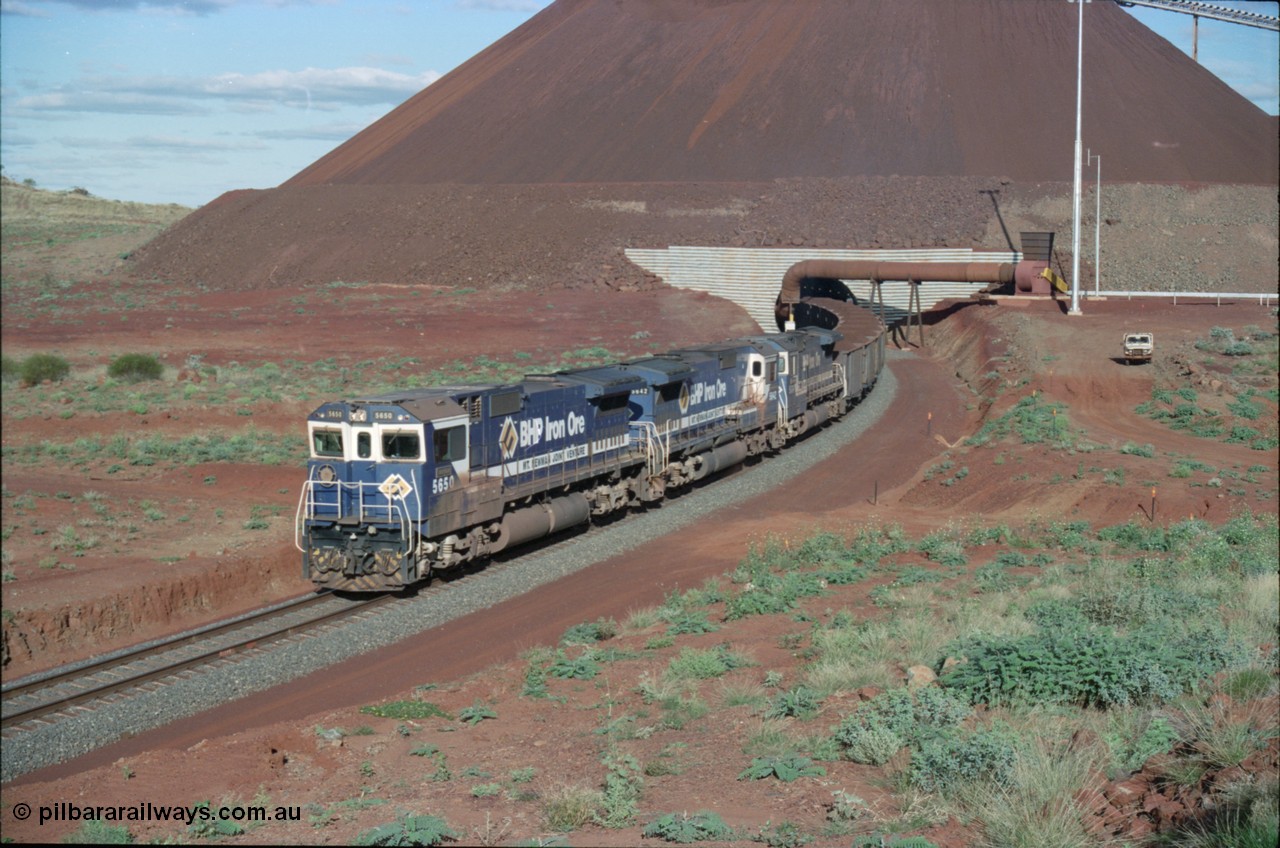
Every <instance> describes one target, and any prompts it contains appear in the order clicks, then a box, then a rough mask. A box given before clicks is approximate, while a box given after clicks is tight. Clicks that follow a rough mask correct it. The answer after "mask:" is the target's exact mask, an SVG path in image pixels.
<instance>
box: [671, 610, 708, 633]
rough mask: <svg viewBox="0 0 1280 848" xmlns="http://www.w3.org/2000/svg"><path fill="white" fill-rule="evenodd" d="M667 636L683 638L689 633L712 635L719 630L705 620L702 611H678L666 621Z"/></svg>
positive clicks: (705, 616) (705, 615) (704, 613)
mask: <svg viewBox="0 0 1280 848" xmlns="http://www.w3.org/2000/svg"><path fill="white" fill-rule="evenodd" d="M666 621H667V635H668V636H684V635H687V634H691V633H714V632H716V631H717V630H719V629H720V628H719V627H718V626H716V625H714V624H712V623H711V622H710V621H708V620H707V614H706V612H705V611H703V610H680V611H678V612H674V613H672V614H671V615H670V617H668V618H667V619H666Z"/></svg>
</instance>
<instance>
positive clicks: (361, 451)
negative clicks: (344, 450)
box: [356, 430, 373, 459]
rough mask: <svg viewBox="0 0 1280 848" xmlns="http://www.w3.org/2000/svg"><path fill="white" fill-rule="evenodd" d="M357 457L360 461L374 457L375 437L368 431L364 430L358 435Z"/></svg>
mask: <svg viewBox="0 0 1280 848" xmlns="http://www.w3.org/2000/svg"><path fill="white" fill-rule="evenodd" d="M356 456H357V457H358V458H360V459H370V458H372V457H373V436H372V435H370V433H369V431H368V430H363V431H361V432H360V433H359V434H357V435H356Z"/></svg>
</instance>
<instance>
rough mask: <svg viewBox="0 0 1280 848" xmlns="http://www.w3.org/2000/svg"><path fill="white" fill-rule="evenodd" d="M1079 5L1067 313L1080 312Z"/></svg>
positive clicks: (1081, 68) (1081, 76) (1082, 0)
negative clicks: (1069, 297)
mask: <svg viewBox="0 0 1280 848" xmlns="http://www.w3.org/2000/svg"><path fill="white" fill-rule="evenodd" d="M1075 2H1076V3H1078V4H1079V5H1080V14H1079V18H1080V22H1079V26H1078V30H1077V36H1076V155H1075V167H1074V168H1073V170H1074V171H1075V179H1074V187H1073V189H1072V191H1071V309H1070V310H1069V311H1068V312H1067V314H1068V315H1079V314H1081V313H1080V113H1081V98H1082V96H1083V87H1082V83H1083V80H1084V4H1085V3H1086V2H1088V0H1075Z"/></svg>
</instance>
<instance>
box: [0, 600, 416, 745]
mask: <svg viewBox="0 0 1280 848" xmlns="http://www.w3.org/2000/svg"><path fill="white" fill-rule="evenodd" d="M333 597H334V595H333V594H332V593H328V592H326V593H321V594H316V595H309V596H305V597H303V598H300V599H297V600H296V601H293V602H290V603H288V604H287V605H286V606H283V607H281V606H277V607H273V608H272V609H270V610H268V611H264V612H261V613H257V614H254V615H251V616H249V617H248V618H240V619H236V620H233V621H229V622H226V623H223V624H219V625H215V626H214V627H212V628H208V629H205V630H203V631H198V632H194V633H190V634H184V635H182V636H179V637H176V638H174V639H172V640H169V641H166V642H163V643H160V644H158V645H148V646H147V647H145V648H142V649H139V650H137V651H134V652H131V653H127V654H123V655H120V656H117V657H112V658H110V659H106V660H102V661H100V662H95V663H90V664H89V665H86V666H79V667H74V668H70V669H68V670H66V671H59V672H57V673H55V674H53V675H50V676H47V677H44V678H41V679H39V680H35V681H31V682H23V683H19V684H16V685H13V686H11V687H10V689H9V690H8V691H6V692H4V696H5V700H6V701H12V700H16V699H17V698H18V697H20V696H29V695H31V694H32V693H35V692H39V691H41V690H43V689H50V688H53V687H54V686H57V685H60V684H64V683H68V682H70V681H73V680H76V679H77V678H84V677H89V676H92V675H101V674H103V673H106V672H110V671H111V670H112V669H114V668H124V667H126V666H128V665H130V664H132V663H135V662H137V661H139V660H141V659H144V658H147V657H155V656H158V655H162V654H164V653H166V652H170V651H174V650H176V649H178V648H181V647H184V646H187V645H192V644H196V643H198V642H201V641H208V640H209V639H211V638H213V637H215V636H217V635H225V634H227V633H232V632H234V631H235V630H239V629H245V628H247V627H249V626H251V625H253V624H259V623H261V622H263V621H267V620H270V619H271V618H272V617H280V616H283V615H285V614H287V613H292V612H296V611H297V610H298V609H301V608H303V607H305V606H309V605H314V604H316V603H319V602H321V601H325V600H329V599H332V598H333ZM394 597H395V596H394V595H377V596H374V597H371V598H366V599H362V600H358V601H353V602H352V603H351V604H350V605H348V606H344V607H342V608H340V609H336V610H331V611H329V612H326V613H324V614H322V615H318V616H315V617H314V618H310V619H308V620H305V621H301V622H293V623H291V624H289V625H287V626H285V627H281V628H278V629H276V630H272V631H269V632H267V633H259V634H255V635H252V636H248V637H246V638H244V639H240V640H238V641H235V642H232V643H230V644H225V643H223V644H219V645H218V647H216V648H213V649H210V650H207V651H201V652H199V653H197V654H195V655H192V656H189V657H185V658H182V659H179V660H176V661H173V662H168V663H164V664H162V665H159V666H156V667H154V668H150V669H143V670H141V671H138V672H137V673H134V674H128V673H126V675H125V676H124V677H121V678H118V679H115V680H110V681H107V682H105V683H102V684H92V685H90V686H89V687H87V688H85V689H82V690H80V691H78V692H74V693H71V694H68V695H64V696H61V697H58V698H55V699H53V700H49V701H45V702H44V703H39V704H35V705H33V706H31V707H27V708H24V709H21V710H19V711H17V712H13V713H11V714H9V715H5V716H3V718H0V728H5V729H7V728H10V727H13V726H15V725H19V724H24V723H26V722H28V721H31V720H32V719H35V718H39V717H41V716H45V715H49V714H52V713H59V712H62V711H63V710H66V709H67V708H68V707H72V706H75V705H78V704H82V703H84V702H85V701H92V700H100V699H102V698H104V697H105V696H107V695H110V694H113V693H115V692H119V691H121V690H125V689H136V688H138V687H140V686H141V685H143V684H145V683H147V682H150V681H154V680H157V679H161V678H165V677H170V676H172V675H174V674H176V673H178V672H180V671H182V670H184V669H187V668H191V667H193V666H198V665H204V664H207V663H210V662H212V661H214V660H217V659H221V658H225V657H228V656H231V655H233V654H237V653H240V652H242V651H244V650H245V649H247V648H254V647H257V646H259V645H264V644H269V643H271V642H275V641H278V640H280V639H283V638H285V637H287V636H290V635H293V634H295V633H298V632H300V631H305V630H308V629H311V628H313V627H316V626H317V625H320V624H324V623H326V622H328V621H330V620H333V619H337V618H343V617H347V616H350V615H353V614H355V613H356V612H358V611H360V610H363V609H366V608H368V607H369V606H371V605H374V604H379V603H384V602H386V601H388V600H390V599H392V598H394Z"/></svg>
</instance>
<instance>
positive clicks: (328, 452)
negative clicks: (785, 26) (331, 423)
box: [311, 430, 342, 459]
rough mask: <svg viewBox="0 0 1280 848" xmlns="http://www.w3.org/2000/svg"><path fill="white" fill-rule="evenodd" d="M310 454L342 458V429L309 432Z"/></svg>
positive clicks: (318, 456) (317, 456)
mask: <svg viewBox="0 0 1280 848" xmlns="http://www.w3.org/2000/svg"><path fill="white" fill-rule="evenodd" d="M311 455H312V456H314V457H316V458H320V457H330V456H331V457H337V458H339V459H341V458H342V431H341V430H315V431H313V432H312V433H311Z"/></svg>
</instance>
